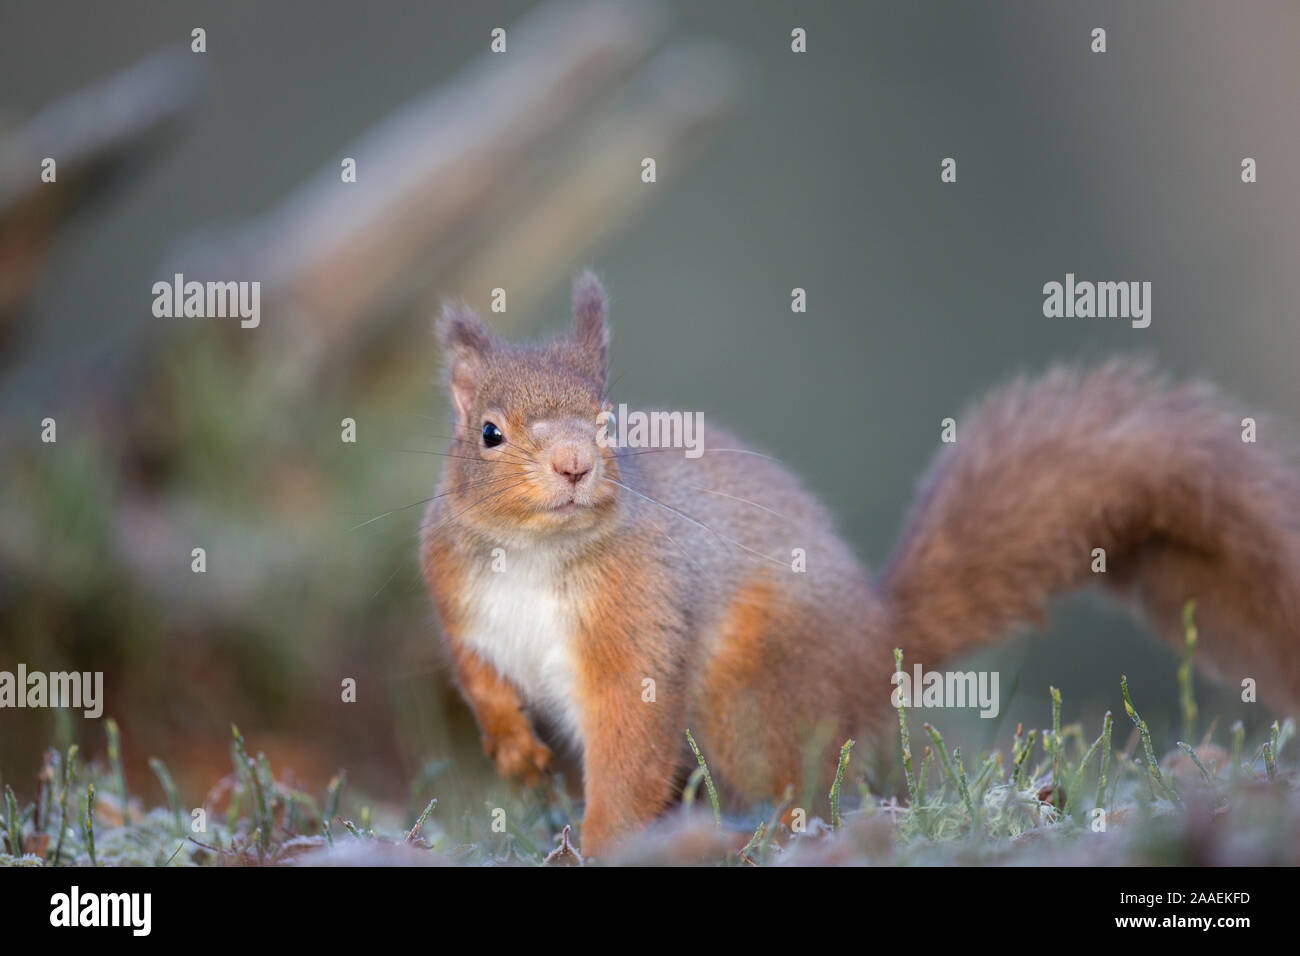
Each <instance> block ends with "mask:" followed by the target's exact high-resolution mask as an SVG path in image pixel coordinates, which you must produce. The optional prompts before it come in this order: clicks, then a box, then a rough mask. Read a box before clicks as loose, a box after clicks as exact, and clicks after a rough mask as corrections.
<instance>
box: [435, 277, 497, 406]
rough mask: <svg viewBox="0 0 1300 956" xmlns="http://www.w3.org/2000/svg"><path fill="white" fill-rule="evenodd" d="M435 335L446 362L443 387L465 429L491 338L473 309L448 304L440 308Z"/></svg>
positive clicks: (490, 345)
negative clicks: (445, 376) (445, 385)
mask: <svg viewBox="0 0 1300 956" xmlns="http://www.w3.org/2000/svg"><path fill="white" fill-rule="evenodd" d="M435 332H436V333H437V336H438V341H439V343H440V344H441V345H442V353H443V355H444V356H445V358H446V362H447V387H448V390H449V391H450V392H451V400H452V402H454V403H455V405H456V415H457V417H458V419H459V421H460V423H461V424H462V425H467V424H468V423H469V412H470V408H471V407H472V406H473V404H474V395H475V393H476V392H477V391H478V383H479V376H480V375H481V373H482V370H483V362H484V359H485V358H486V357H487V354H488V353H489V352H490V351H491V350H492V335H491V333H489V332H488V330H487V329H486V328H485V327H484V325H483V320H482V319H480V318H479V317H478V316H477V315H475V314H474V310H473V309H471V308H469V306H466V305H462V304H461V303H459V302H450V301H448V302H444V303H443V304H442V314H441V315H440V316H438V321H437V323H436V325H435Z"/></svg>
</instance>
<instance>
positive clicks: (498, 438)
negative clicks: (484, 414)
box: [483, 422, 506, 448]
mask: <svg viewBox="0 0 1300 956" xmlns="http://www.w3.org/2000/svg"><path fill="white" fill-rule="evenodd" d="M505 440H506V436H505V435H503V434H502V433H501V429H499V428H497V426H496V425H494V424H493V423H492V422H484V423H483V444H484V445H486V446H487V447H488V448H496V447H497V445H499V444H501V443H502V442H503V441H505Z"/></svg>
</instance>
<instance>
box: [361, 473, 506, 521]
mask: <svg viewBox="0 0 1300 956" xmlns="http://www.w3.org/2000/svg"><path fill="white" fill-rule="evenodd" d="M522 474H524V472H512V473H511V474H508V475H493V476H492V477H491V478H480V479H478V480H477V481H472V482H469V483H468V484H465V485H462V486H461V487H459V488H449V489H448V490H446V491H442V492H439V493H438V494H436V495H430V496H429V497H428V498H421V499H420V500H419V501H412V502H411V503H410V504H409V505H402V506H401V507H400V508H393V509H392V510H391V511H385V512H383V513H382V514H377V515H375V516H374V517H373V518H370V519H369V520H367V521H363V522H361V524H359V525H356V526H355V527H352V528H349V529H348V531H349V532H352V531H357V530H359V529H361V528H364V527H365V526H366V525H368V524H373V523H374V522H376V521H378V520H380V519H381V518H387V517H389V516H390V515H395V514H397V513H398V512H399V511H406V510H408V509H410V508H415V507H418V506H419V505H427V504H428V503H429V502H430V501H435V500H437V499H438V498H445V497H446V496H447V495H451V494H455V493H456V492H458V491H466V490H468V489H470V488H477V487H478V486H480V485H487V484H491V483H492V482H496V481H505V480H506V479H507V478H518V477H519V476H520V475H522Z"/></svg>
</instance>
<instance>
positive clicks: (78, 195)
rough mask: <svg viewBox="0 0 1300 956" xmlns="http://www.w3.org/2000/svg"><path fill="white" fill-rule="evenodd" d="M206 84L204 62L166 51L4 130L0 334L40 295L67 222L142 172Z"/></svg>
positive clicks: (0, 142)
mask: <svg viewBox="0 0 1300 956" xmlns="http://www.w3.org/2000/svg"><path fill="white" fill-rule="evenodd" d="M207 79H208V76H207V72H206V70H204V68H203V67H202V64H201V61H200V59H199V58H197V57H195V56H193V55H191V54H190V53H189V52H188V51H186V50H184V49H181V48H169V49H166V50H163V51H160V52H158V53H155V54H153V55H152V56H149V57H147V58H145V59H143V60H141V61H139V62H138V63H135V64H134V65H132V66H131V67H129V68H127V69H125V70H123V71H122V72H120V73H117V74H115V75H113V76H111V77H109V78H108V79H106V80H104V81H103V82H101V83H98V84H96V85H94V86H91V87H88V88H86V89H83V90H79V91H78V92H76V93H73V94H71V95H70V96H66V97H64V98H63V99H60V100H58V101H57V102H55V103H53V104H51V105H50V106H48V107H46V108H45V109H43V110H42V111H41V112H40V113H38V114H37V115H36V116H34V117H33V118H32V119H31V120H30V121H29V122H27V123H26V124H25V125H23V126H19V127H17V128H14V129H12V130H8V131H4V130H0V328H3V327H4V326H7V325H8V324H9V323H10V322H11V321H12V320H13V318H14V317H15V316H16V314H17V309H18V307H19V306H20V305H21V304H22V303H23V302H24V301H25V300H26V298H27V296H28V294H29V293H30V292H31V290H32V288H33V287H34V286H35V285H36V282H37V280H38V279H39V278H40V270H41V266H42V265H43V264H44V261H45V258H46V256H47V254H48V250H49V245H50V242H51V240H52V238H53V233H54V231H55V229H57V228H58V226H59V225H60V224H61V222H62V220H63V219H64V218H65V217H66V216H67V215H68V214H69V213H70V212H72V211H74V210H76V209H78V208H80V207H81V206H83V205H84V204H85V202H86V201H87V200H88V199H90V198H92V197H94V196H96V195H99V194H100V193H101V192H102V191H103V189H104V188H105V187H106V186H107V185H108V184H110V183H111V182H112V181H114V180H115V179H116V178H117V177H118V176H119V175H120V174H122V173H125V172H126V171H128V170H130V171H135V170H136V169H138V163H139V160H140V159H141V157H142V156H145V155H148V153H149V152H150V150H151V149H152V148H153V147H156V146H157V144H158V143H159V141H160V140H162V139H163V138H164V137H166V136H167V135H168V134H170V133H171V132H173V131H174V128H175V126H176V125H177V122H178V121H179V120H180V119H181V118H182V117H183V116H184V115H185V114H186V113H188V112H190V111H192V110H193V108H194V106H195V105H196V103H198V101H199V100H200V99H201V96H202V94H203V92H204V90H205V89H206V88H207ZM46 157H49V158H51V159H53V160H55V163H56V170H57V178H56V180H55V181H54V182H52V183H50V182H43V181H42V179H41V172H42V170H41V163H42V161H43V160H44V159H45V158H46Z"/></svg>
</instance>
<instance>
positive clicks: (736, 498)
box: [686, 485, 790, 521]
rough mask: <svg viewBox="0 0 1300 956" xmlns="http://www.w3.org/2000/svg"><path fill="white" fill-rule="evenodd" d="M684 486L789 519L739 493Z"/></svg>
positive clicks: (785, 519)
mask: <svg viewBox="0 0 1300 956" xmlns="http://www.w3.org/2000/svg"><path fill="white" fill-rule="evenodd" d="M686 487H687V488H689V489H690V490H691V491H702V492H704V493H705V494H706V495H719V496H720V497H723V498H730V499H731V500H732V501H739V502H740V503H741V504H743V505H753V506H754V507H755V508H758V509H759V510H760V511H766V512H767V513H768V514H770V515H774V516H775V517H777V518H780V519H781V520H782V521H789V520H790V519H789V518H787V517H786V516H785V515H783V514H781V513H780V512H779V511H773V510H772V509H771V508H769V507H767V506H766V505H760V504H759V503H758V502H757V501H750V500H749V499H748V498H741V497H740V496H739V495H729V494H727V493H726V492H725V491H714V490H713V489H712V488H696V487H694V486H692V485H687V486H686Z"/></svg>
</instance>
